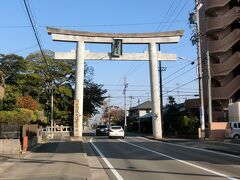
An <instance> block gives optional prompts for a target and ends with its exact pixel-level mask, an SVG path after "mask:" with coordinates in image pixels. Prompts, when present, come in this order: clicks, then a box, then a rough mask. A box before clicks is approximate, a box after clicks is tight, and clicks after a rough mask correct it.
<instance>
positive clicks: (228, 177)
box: [119, 140, 237, 180]
mask: <svg viewBox="0 0 240 180" xmlns="http://www.w3.org/2000/svg"><path fill="white" fill-rule="evenodd" d="M119 141H121V142H124V143H126V144H129V145H132V146H135V147H138V148H140V149H144V150H146V151H149V152H152V153H155V154H158V155H161V156H164V157H167V158H169V159H172V160H176V161H178V162H181V163H183V164H187V165H189V166H192V167H195V168H198V169H201V170H204V171H207V172H210V173H212V174H215V175H218V176H221V177H224V178H227V179H230V180H237V179H236V178H233V177H230V176H228V175H226V174H222V173H220V172H217V171H213V170H210V169H207V168H204V167H201V166H198V165H196V164H192V163H190V162H187V161H184V160H180V159H177V158H174V157H172V156H168V155H166V154H163V153H160V152H157V151H154V150H151V149H148V148H145V147H142V146H138V145H136V144H133V143H130V142H126V141H124V140H119Z"/></svg>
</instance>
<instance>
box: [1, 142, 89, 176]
mask: <svg viewBox="0 0 240 180" xmlns="http://www.w3.org/2000/svg"><path fill="white" fill-rule="evenodd" d="M81 148H82V147H81V143H80V142H78V141H76V142H70V141H66V140H64V141H61V140H59V141H51V142H47V143H45V144H43V145H41V146H39V147H38V148H35V149H34V150H33V151H32V152H30V153H28V154H25V155H23V156H21V157H17V156H15V157H13V156H12V157H8V158H7V161H6V162H3V163H2V164H1V163H0V180H3V179H8V180H10V179H12V180H15V179H17V180H20V179H21V180H37V179H39V180H40V179H45V180H48V179H51V180H58V179H78V180H79V179H87V178H89V177H90V170H89V166H88V162H87V158H86V157H85V156H84V154H83V153H82V149H81Z"/></svg>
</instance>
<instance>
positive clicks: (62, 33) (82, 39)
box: [47, 27, 183, 139]
mask: <svg viewBox="0 0 240 180" xmlns="http://www.w3.org/2000/svg"><path fill="white" fill-rule="evenodd" d="M47 31H48V34H50V35H52V39H53V40H54V41H63V42H76V43H77V49H76V51H73V52H68V53H55V59H76V84H75V100H74V136H75V137H81V136H82V122H83V121H82V119H83V83H84V60H137V61H142V60H143V61H147V60H149V67H150V81H151V100H152V112H153V113H152V114H153V115H152V125H153V136H154V138H156V139H162V119H161V110H160V92H159V77H158V64H157V61H158V60H176V54H162V53H161V52H159V51H158V50H157V44H166V43H177V42H179V40H180V37H181V36H182V35H183V31H172V32H154V33H127V34H124V33H96V32H83V31H73V30H64V29H57V28H50V27H48V28H47ZM115 40H120V41H121V42H120V43H121V44H148V52H144V53H120V55H119V56H118V57H116V56H113V54H112V53H108V52H106V53H93V52H89V51H85V43H102V44H113V42H114V41H115ZM113 46H114V45H113Z"/></svg>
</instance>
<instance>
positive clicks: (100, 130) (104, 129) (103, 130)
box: [96, 124, 108, 136]
mask: <svg viewBox="0 0 240 180" xmlns="http://www.w3.org/2000/svg"><path fill="white" fill-rule="evenodd" d="M100 135H104V136H107V135H108V126H107V125H106V124H104V125H99V126H98V127H97V129H96V136H100Z"/></svg>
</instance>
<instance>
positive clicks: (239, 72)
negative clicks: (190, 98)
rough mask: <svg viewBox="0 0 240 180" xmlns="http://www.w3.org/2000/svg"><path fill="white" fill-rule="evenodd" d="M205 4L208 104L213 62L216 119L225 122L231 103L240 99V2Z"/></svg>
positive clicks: (211, 0) (202, 34)
mask: <svg viewBox="0 0 240 180" xmlns="http://www.w3.org/2000/svg"><path fill="white" fill-rule="evenodd" d="M202 3H203V6H202V7H201V9H200V37H201V49H202V65H203V86H204V96H205V104H206V106H208V104H207V103H208V101H207V100H208V98H209V97H208V93H207V89H208V83H207V81H208V73H207V72H208V71H207V69H208V68H207V67H208V66H207V59H209V66H210V74H211V75H210V76H211V77H210V78H211V81H210V82H211V99H210V101H211V103H212V120H213V122H223V121H228V104H229V103H230V102H236V101H239V100H240V0H202ZM208 54H209V56H208ZM208 57H209V58H208Z"/></svg>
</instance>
